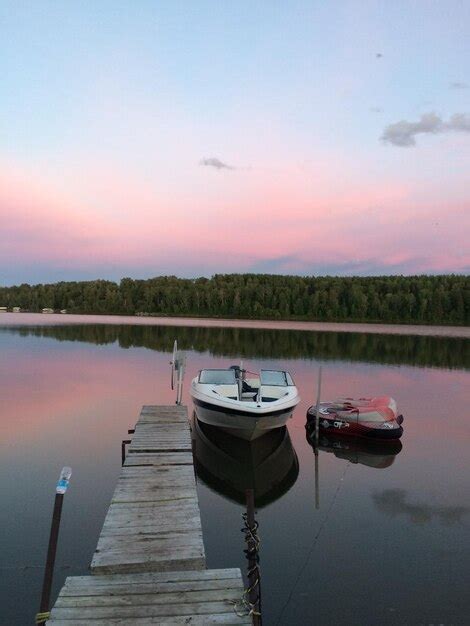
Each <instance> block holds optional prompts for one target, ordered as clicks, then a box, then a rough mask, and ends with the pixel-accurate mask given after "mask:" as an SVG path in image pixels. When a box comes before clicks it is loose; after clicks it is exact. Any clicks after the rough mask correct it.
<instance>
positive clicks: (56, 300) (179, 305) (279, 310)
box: [0, 274, 470, 325]
mask: <svg viewBox="0 0 470 626" xmlns="http://www.w3.org/2000/svg"><path fill="white" fill-rule="evenodd" d="M0 307H9V308H11V307H21V309H22V310H28V311H33V312H36V311H41V310H42V309H43V308H51V309H54V310H61V309H66V310H67V312H69V313H85V314H87V313H88V314H91V313H97V314H118V315H138V314H140V315H165V316H183V315H186V316H188V315H189V316H199V317H230V318H254V319H286V320H289V319H294V320H311V321H328V322H382V323H389V322H391V323H414V324H455V325H468V324H469V323H470V276H468V275H455V274H450V275H440V276H426V275H421V276H377V277H375V276H374V277H361V276H354V277H334V276H325V277H312V276H278V275H270V274H216V275H215V276H212V277H211V278H196V279H186V278H177V277H175V276H160V277H156V278H150V279H148V280H134V279H131V278H123V279H122V280H121V281H120V282H119V283H116V282H113V281H107V280H93V281H82V282H59V283H54V284H39V285H28V284H22V285H18V286H14V287H0Z"/></svg>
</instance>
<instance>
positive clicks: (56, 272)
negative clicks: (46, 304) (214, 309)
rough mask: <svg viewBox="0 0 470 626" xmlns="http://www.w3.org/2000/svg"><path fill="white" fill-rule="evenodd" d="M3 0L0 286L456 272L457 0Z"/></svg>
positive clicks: (462, 113) (459, 219)
mask: <svg viewBox="0 0 470 626" xmlns="http://www.w3.org/2000/svg"><path fill="white" fill-rule="evenodd" d="M420 7H421V8H420ZM449 7H450V8H449ZM1 11H2V13H3V15H2V21H3V22H6V26H7V28H6V29H5V32H6V33H7V35H6V40H5V42H4V47H5V49H6V55H3V60H2V61H1V62H0V65H1V66H2V67H1V69H2V76H4V77H5V79H4V80H3V81H2V82H3V85H2V87H1V89H2V91H3V92H4V97H2V105H1V106H2V108H3V115H2V118H3V120H4V122H6V123H5V127H4V128H5V130H4V139H5V141H4V142H2V143H3V145H2V147H1V148H0V267H1V268H2V271H1V274H0V284H16V283H19V282H31V283H33V282H48V281H56V280H68V279H73V280H79V279H90V278H111V279H119V278H121V277H123V276H132V277H135V278H145V277H149V276H155V275H160V274H176V275H178V276H198V275H211V274H213V273H220V272H248V271H254V272H266V273H299V274H338V275H351V274H363V275H365V274H374V275H377V274H396V273H400V274H401V273H403V274H413V273H442V272H445V273H447V272H468V271H469V269H470V249H469V244H468V232H469V226H470V218H469V215H470V187H469V185H468V178H469V171H470V44H469V39H468V37H467V35H468V28H470V11H469V9H468V6H467V7H466V6H465V5H464V4H462V3H458V2H455V3H453V2H450V3H449V5H447V4H446V5H445V6H444V4H439V3H423V4H421V5H420V3H417V4H413V6H410V4H409V3H405V4H403V5H401V3H397V4H396V5H395V4H394V5H393V7H391V6H390V5H389V3H385V2H361V3H355V2H344V3H339V5H338V4H336V3H332V4H331V5H328V3H324V4H323V5H322V6H320V7H315V3H308V2H305V3H303V2H294V3H286V4H285V5H280V6H276V7H274V6H273V5H272V4H271V3H267V2H254V3H243V2H242V3H236V6H235V4H234V5H233V6H229V5H228V4H227V5H225V4H224V6H218V5H215V4H214V3H210V2H207V3H206V2H201V3H195V4H194V5H187V6H186V5H184V6H178V3H157V4H155V3H153V2H144V1H143V2H142V3H139V5H138V7H136V6H135V5H134V4H133V3H130V2H124V1H123V2H117V3H111V2H103V3H100V4H99V7H94V6H93V5H92V4H88V5H87V6H86V7H83V6H82V7H78V6H71V5H67V6H64V5H60V6H59V5H57V4H56V3H49V2H45V3H41V4H40V5H39V4H37V3H34V2H31V3H28V2H26V3H21V6H18V5H17V3H14V2H8V1H7V2H6V3H5V5H4V6H3V8H2V9H1Z"/></svg>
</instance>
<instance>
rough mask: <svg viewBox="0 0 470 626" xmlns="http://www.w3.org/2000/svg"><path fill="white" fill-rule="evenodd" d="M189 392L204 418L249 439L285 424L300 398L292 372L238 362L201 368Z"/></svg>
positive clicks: (205, 420) (237, 435)
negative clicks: (252, 367)
mask: <svg viewBox="0 0 470 626" xmlns="http://www.w3.org/2000/svg"><path fill="white" fill-rule="evenodd" d="M190 393H191V397H192V399H193V402H194V407H195V411H196V416H197V418H198V419H199V420H200V421H201V422H205V423H206V424H210V425H211V426H218V427H219V428H223V429H224V430H226V431H227V432H229V433H230V434H231V435H234V436H236V437H241V438H242V439H247V440H248V441H251V440H253V439H256V438H257V437H260V436H261V435H263V434H264V433H266V432H268V431H269V430H272V429H273V428H281V427H282V426H285V424H286V422H287V420H288V419H289V418H290V417H291V416H292V413H293V411H294V408H295V406H296V405H297V404H298V403H299V401H300V396H299V392H298V391H297V387H296V386H295V384H294V381H293V380H292V377H291V375H290V374H289V372H286V371H282V370H267V369H266V370H261V371H260V373H259V375H257V374H251V373H250V372H247V371H246V370H244V369H241V368H240V367H238V366H237V365H232V366H231V367H229V368H228V369H204V370H201V371H200V372H199V375H198V376H197V377H196V378H194V379H193V381H192V383H191V390H190Z"/></svg>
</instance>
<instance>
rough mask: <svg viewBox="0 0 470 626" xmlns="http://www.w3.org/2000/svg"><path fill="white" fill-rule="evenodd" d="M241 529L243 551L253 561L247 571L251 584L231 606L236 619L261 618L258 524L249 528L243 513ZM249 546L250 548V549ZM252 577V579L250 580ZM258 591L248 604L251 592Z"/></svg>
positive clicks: (246, 516) (246, 517)
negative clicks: (243, 539)
mask: <svg viewBox="0 0 470 626" xmlns="http://www.w3.org/2000/svg"><path fill="white" fill-rule="evenodd" d="M242 518H243V528H240V531H241V532H242V533H244V534H245V541H246V543H247V546H248V547H247V548H246V549H245V550H243V552H244V553H245V556H246V558H247V559H248V560H249V561H251V560H254V561H255V563H254V565H252V566H251V567H250V568H248V570H247V574H248V580H250V579H252V580H253V582H252V583H251V585H249V586H248V587H247V588H246V589H245V590H244V591H243V595H242V597H241V598H240V599H239V600H231V602H232V604H233V610H234V611H235V613H236V614H237V615H238V617H247V616H253V615H256V616H258V617H261V613H260V612H259V610H258V603H259V585H260V570H259V565H258V563H259V554H258V552H259V547H260V543H261V542H260V539H259V537H258V534H257V530H258V526H259V524H258V522H257V521H256V520H255V521H254V522H253V525H252V526H250V525H249V523H248V514H247V513H243V514H242ZM250 545H251V546H252V547H250ZM252 577H253V578H252ZM255 589H258V595H257V597H256V600H255V601H254V602H250V600H249V597H250V594H251V593H252V591H254V590H255Z"/></svg>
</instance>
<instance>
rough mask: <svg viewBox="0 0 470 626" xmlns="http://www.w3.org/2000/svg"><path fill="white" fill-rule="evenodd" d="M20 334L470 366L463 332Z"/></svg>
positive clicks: (74, 330)
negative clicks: (440, 334) (434, 334)
mask: <svg viewBox="0 0 470 626" xmlns="http://www.w3.org/2000/svg"><path fill="white" fill-rule="evenodd" d="M2 330H4V331H6V332H10V333H15V334H19V335H21V336H24V337H26V336H31V335H33V336H37V337H50V338H54V339H57V340H58V341H79V342H88V343H93V344H97V345H106V344H112V343H117V344H118V345H119V346H120V347H121V348H131V347H145V348H149V349H151V350H158V351H166V352H170V351H171V350H172V347H173V341H174V339H175V338H177V339H178V346H179V348H180V349H181V350H193V351H195V352H207V351H209V352H210V353H211V354H213V355H214V356H224V357H229V356H237V357H238V356H242V357H243V358H289V359H294V358H304V359H305V358H315V359H321V360H341V361H362V362H367V363H389V364H408V365H419V366H433V367H445V368H448V369H456V368H459V369H469V368H470V353H469V349H468V345H469V344H468V340H467V339H464V338H458V337H452V338H450V337H431V336H430V337H425V336H417V335H410V336H408V335H405V336H403V335H386V334H384V335H376V334H363V333H349V332H348V333H346V332H316V331H315V332H314V331H309V332H305V331H299V330H266V329H251V328H246V329H240V328H231V327H226V328H199V327H197V328H194V327H191V328H187V327H182V326H133V325H131V324H127V325H109V326H107V325H105V324H101V325H98V324H97V325H92V324H83V325H79V324H76V325H73V326H33V327H31V326H30V327H27V326H26V327H21V326H10V327H8V326H7V327H5V328H2Z"/></svg>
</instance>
